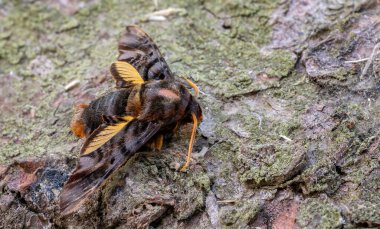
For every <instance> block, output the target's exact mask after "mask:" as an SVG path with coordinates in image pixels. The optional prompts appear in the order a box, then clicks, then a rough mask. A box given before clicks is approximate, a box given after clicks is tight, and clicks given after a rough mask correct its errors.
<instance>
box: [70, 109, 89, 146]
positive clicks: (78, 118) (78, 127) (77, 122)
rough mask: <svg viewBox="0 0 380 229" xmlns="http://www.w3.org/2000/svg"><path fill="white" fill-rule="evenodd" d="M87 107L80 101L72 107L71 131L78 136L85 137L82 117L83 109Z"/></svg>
mask: <svg viewBox="0 0 380 229" xmlns="http://www.w3.org/2000/svg"><path fill="white" fill-rule="evenodd" d="M87 107H88V105H87V104H83V103H80V104H78V105H76V106H75V107H74V116H73V118H72V119H71V123H70V128H71V132H73V134H74V135H75V136H77V137H79V138H84V137H86V125H85V123H84V120H83V119H82V114H83V111H84V109H86V108H87Z"/></svg>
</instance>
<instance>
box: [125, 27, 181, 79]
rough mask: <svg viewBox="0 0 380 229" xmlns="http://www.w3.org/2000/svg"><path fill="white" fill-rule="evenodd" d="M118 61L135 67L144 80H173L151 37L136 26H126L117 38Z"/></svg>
mask: <svg viewBox="0 0 380 229" xmlns="http://www.w3.org/2000/svg"><path fill="white" fill-rule="evenodd" d="M118 49H119V57H118V60H119V61H126V62H128V63H129V64H131V65H132V66H133V67H135V68H136V69H137V71H138V72H139V73H140V75H141V76H142V77H143V79H144V80H145V81H147V80H174V76H173V73H172V72H171V70H170V68H169V66H168V64H167V63H166V61H165V59H164V58H163V56H162V54H161V52H160V50H159V49H158V47H157V45H156V44H155V43H154V41H153V40H152V38H150V37H149V36H148V34H146V33H145V32H144V31H143V30H142V29H140V28H138V27H137V26H133V25H131V26H127V27H126V30H125V32H124V33H123V34H122V36H121V37H120V40H119V48H118Z"/></svg>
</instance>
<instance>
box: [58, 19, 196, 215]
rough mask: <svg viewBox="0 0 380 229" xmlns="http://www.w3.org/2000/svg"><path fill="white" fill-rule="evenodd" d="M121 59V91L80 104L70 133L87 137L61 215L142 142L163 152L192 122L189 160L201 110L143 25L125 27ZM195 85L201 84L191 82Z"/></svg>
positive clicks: (115, 67) (114, 69)
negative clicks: (166, 139)
mask: <svg viewBox="0 0 380 229" xmlns="http://www.w3.org/2000/svg"><path fill="white" fill-rule="evenodd" d="M118 49H119V57H118V61H116V62H115V63H113V64H112V65H111V69H110V71H111V74H112V76H113V78H114V79H115V81H116V87H117V88H118V90H117V91H114V92H111V93H109V94H107V95H105V96H103V97H101V98H98V99H96V100H94V101H92V102H91V103H90V104H89V105H86V104H80V105H78V106H77V107H76V110H75V113H74V117H73V119H72V122H71V129H72V132H73V133H74V134H75V135H77V136H78V137H80V138H84V137H85V138H86V141H85V143H84V145H83V147H82V149H81V156H80V158H79V161H78V163H77V166H76V168H75V169H74V171H73V172H72V174H71V176H70V178H69V180H68V181H67V183H66V184H65V186H64V188H63V191H62V193H61V196H60V208H61V214H63V215H67V214H69V213H72V212H74V211H75V210H76V209H77V208H78V207H79V206H80V205H81V204H82V203H83V202H84V201H85V200H86V198H87V197H88V196H89V195H90V194H91V193H93V192H94V191H95V190H96V189H98V188H99V187H100V186H101V185H102V184H104V182H105V180H106V179H107V178H109V176H110V175H111V174H112V173H113V172H115V171H116V170H117V169H119V168H120V167H121V166H123V165H124V164H125V163H126V162H127V161H128V159H129V158H131V156H133V155H134V154H135V153H136V152H137V151H138V150H139V149H141V148H142V147H143V146H148V147H150V148H154V149H158V150H160V149H161V147H162V145H163V140H164V137H165V136H166V135H170V134H171V133H173V132H175V131H176V130H177V129H178V127H179V126H181V125H183V124H185V123H189V122H192V123H193V129H192V133H191V138H190V143H189V149H188V156H187V160H186V163H185V165H184V166H183V167H182V168H181V171H185V170H186V169H187V167H188V165H189V162H190V156H191V152H192V146H193V143H194V137H195V132H196V128H197V125H198V122H199V121H201V120H202V119H203V116H202V109H201V107H200V105H199V103H198V102H197V101H196V99H195V96H193V95H192V94H191V93H190V92H189V90H188V89H187V88H186V86H185V85H184V84H183V83H181V82H180V81H178V80H177V79H175V77H174V76H173V74H172V72H171V70H170V69H169V67H168V65H167V63H166V62H165V60H164V58H163V57H162V55H161V53H160V51H159V49H158V47H157V45H156V44H155V43H154V42H153V40H152V39H151V38H150V37H149V36H148V35H147V34H146V33H145V32H144V31H142V30H141V29H139V28H138V27H136V26H127V28H126V31H125V32H124V33H123V34H122V36H121V38H120V40H119V46H118ZM187 82H188V83H189V84H190V86H191V87H193V88H194V89H195V92H196V95H197V94H198V88H197V87H196V86H195V84H193V83H192V82H191V81H189V80H187Z"/></svg>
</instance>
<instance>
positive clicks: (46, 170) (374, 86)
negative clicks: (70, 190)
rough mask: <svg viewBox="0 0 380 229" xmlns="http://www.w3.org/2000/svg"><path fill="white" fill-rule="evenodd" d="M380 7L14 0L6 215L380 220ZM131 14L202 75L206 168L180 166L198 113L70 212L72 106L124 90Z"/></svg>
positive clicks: (4, 76) (0, 46) (2, 130)
mask: <svg viewBox="0 0 380 229" xmlns="http://www.w3.org/2000/svg"><path fill="white" fill-rule="evenodd" d="M155 3H157V4H156V5H155ZM168 8H171V9H170V10H167V11H166V12H164V13H161V15H158V16H157V14H152V12H155V11H158V10H163V9H168ZM379 15H380V6H379V3H378V1H376V0H358V1H348V0H347V1H343V0H321V1H316V0H315V1H313V0H302V1H301V0H296V1H290V0H284V1H280V0H277V1H270V0H262V1H232V0H230V1H229V0H220V1H197V0H192V1H179V0H177V1H138V2H136V1H121V0H114V1H98V0H92V1H87V2H82V1H76V0H72V1H63V0H50V1H43V2H42V1H41V2H40V1H27V0H24V1H22V0H20V1H7V0H5V1H0V21H1V23H0V109H1V114H0V143H1V146H0V228H43V227H44V228H77V227H82V228H136V227H139V228H146V227H148V226H149V227H150V228H257V227H260V228H361V227H380V163H379V161H380V148H379V145H380V100H379V99H378V97H379V88H380V81H379V79H380V63H379V58H380V55H379V54H378V53H379V52H380V49H378V50H374V47H375V45H376V44H378V43H379V42H380V16H379ZM128 24H138V25H139V26H140V27H142V28H143V29H144V30H145V31H146V32H147V33H148V34H150V36H151V37H152V38H153V39H154V40H155V42H156V43H157V44H158V45H159V46H160V49H161V51H162V52H163V53H164V54H165V57H166V59H167V62H168V64H169V65H170V67H171V69H172V70H173V71H174V72H175V73H176V74H177V75H186V76H187V77H189V78H192V79H193V80H194V81H195V82H196V83H197V85H198V86H199V87H200V90H201V94H200V97H199V101H200V103H201V104H202V106H203V108H204V116H205V118H204V121H203V122H202V123H201V125H200V127H199V131H198V136H197V139H196V146H195V153H194V154H193V160H192V163H191V167H190V169H189V170H188V171H187V172H186V173H179V172H177V171H176V170H175V168H176V166H178V165H179V164H181V163H183V162H184V161H185V157H186V149H187V144H188V139H189V135H190V129H191V127H190V126H186V127H182V128H181V130H180V131H179V133H178V134H177V135H175V137H174V138H173V140H172V141H171V143H170V144H168V145H165V146H164V149H163V150H162V151H161V152H160V153H153V152H141V153H139V154H138V155H137V156H136V157H134V158H133V159H132V160H130V161H129V162H128V163H127V165H126V166H124V167H123V168H122V169H121V170H120V171H118V172H117V173H116V174H115V175H114V176H113V177H112V179H110V180H109V181H108V182H107V184H106V185H105V186H104V187H103V188H102V189H101V190H99V191H98V192H96V193H95V194H94V195H92V196H91V198H90V199H89V200H88V201H87V202H86V204H84V205H83V206H82V207H81V209H79V211H78V212H77V213H76V214H74V215H71V216H68V217H64V218H62V217H60V215H59V209H58V205H57V201H58V197H59V194H60V192H61V189H62V186H63V184H64V182H65V181H66V180H67V178H68V176H69V174H70V171H71V170H72V169H73V168H74V167H75V163H76V159H77V157H78V154H79V149H80V147H81V145H82V144H83V141H82V140H78V139H76V138H75V137H74V136H72V135H71V134H70V131H69V122H70V118H71V116H72V115H73V110H72V107H73V106H74V104H76V103H81V102H85V103H87V102H89V101H91V100H92V99H94V98H96V97H98V96H100V95H103V94H104V93H107V92H109V91H112V90H114V89H113V87H114V82H113V81H112V79H111V77H110V74H109V72H108V68H109V66H110V64H111V63H112V62H113V61H114V60H115V59H116V56H117V50H116V42H117V39H118V35H119V33H120V32H122V31H123V29H124V26H125V25H128ZM372 53H373V54H374V55H373V58H372V59H368V57H370V56H371V54H372ZM366 58H367V59H366Z"/></svg>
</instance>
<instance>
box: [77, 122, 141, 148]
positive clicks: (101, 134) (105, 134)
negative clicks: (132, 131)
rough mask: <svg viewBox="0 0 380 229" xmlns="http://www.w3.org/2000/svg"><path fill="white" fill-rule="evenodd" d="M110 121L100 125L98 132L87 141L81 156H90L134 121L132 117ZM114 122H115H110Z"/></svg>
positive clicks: (94, 132)
mask: <svg viewBox="0 0 380 229" xmlns="http://www.w3.org/2000/svg"><path fill="white" fill-rule="evenodd" d="M107 119H108V121H106V123H103V124H102V125H100V126H99V127H98V128H97V129H96V130H94V131H93V132H92V133H91V135H90V136H89V137H88V138H87V139H86V141H85V143H84V145H83V147H82V149H81V152H80V154H81V155H86V154H89V153H91V152H93V151H95V150H97V149H98V148H100V147H101V146H102V145H104V144H105V143H106V142H108V141H109V140H110V139H111V138H112V137H114V136H115V135H116V134H117V133H119V132H120V131H121V130H122V129H123V128H124V127H125V126H126V125H127V124H128V123H129V122H130V121H132V120H133V119H134V117H132V116H124V117H120V118H118V119H117V120H114V119H115V118H112V117H109V118H107ZM110 120H113V121H114V122H112V121H110Z"/></svg>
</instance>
